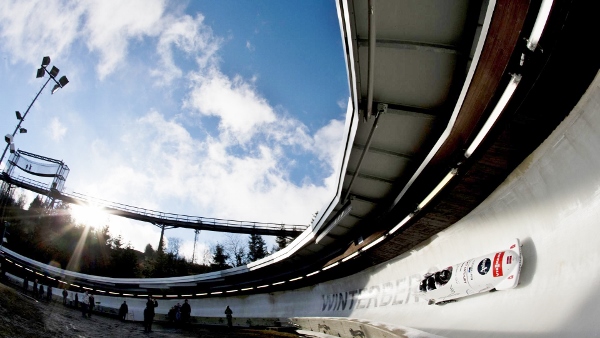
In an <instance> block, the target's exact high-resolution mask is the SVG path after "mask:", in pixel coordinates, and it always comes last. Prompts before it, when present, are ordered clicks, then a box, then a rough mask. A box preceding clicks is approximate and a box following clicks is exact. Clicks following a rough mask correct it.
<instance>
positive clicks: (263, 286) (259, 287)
mask: <svg viewBox="0 0 600 338" xmlns="http://www.w3.org/2000/svg"><path fill="white" fill-rule="evenodd" d="M267 286H269V284H266V285H261V286H257V287H256V288H257V289H262V288H266V287H267Z"/></svg>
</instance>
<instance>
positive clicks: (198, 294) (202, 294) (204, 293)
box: [196, 292, 208, 296]
mask: <svg viewBox="0 0 600 338" xmlns="http://www.w3.org/2000/svg"><path fill="white" fill-rule="evenodd" d="M207 294H208V293H206V292H203V293H197V294H196V296H206V295H207Z"/></svg>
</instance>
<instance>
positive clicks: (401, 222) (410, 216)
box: [387, 214, 413, 235]
mask: <svg viewBox="0 0 600 338" xmlns="http://www.w3.org/2000/svg"><path fill="white" fill-rule="evenodd" d="M412 217H413V214H409V215H408V216H406V217H404V219H403V220H401V221H400V223H398V224H396V226H395V227H394V228H392V230H390V232H388V233H387V234H388V235H391V234H393V233H394V232H396V231H398V229H400V228H401V227H402V226H403V225H404V224H406V222H408V221H409V220H410V219H411V218H412Z"/></svg>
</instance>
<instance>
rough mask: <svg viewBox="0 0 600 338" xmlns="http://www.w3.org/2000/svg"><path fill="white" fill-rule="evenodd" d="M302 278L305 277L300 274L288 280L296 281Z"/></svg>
mask: <svg viewBox="0 0 600 338" xmlns="http://www.w3.org/2000/svg"><path fill="white" fill-rule="evenodd" d="M302 278H304V277H302V276H300V277H296V278H292V279H290V280H289V281H288V282H294V281H297V280H300V279H302Z"/></svg>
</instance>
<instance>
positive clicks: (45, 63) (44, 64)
mask: <svg viewBox="0 0 600 338" xmlns="http://www.w3.org/2000/svg"><path fill="white" fill-rule="evenodd" d="M49 64H50V57H49V56H44V58H43V59H42V67H46V66H47V65H49Z"/></svg>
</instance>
